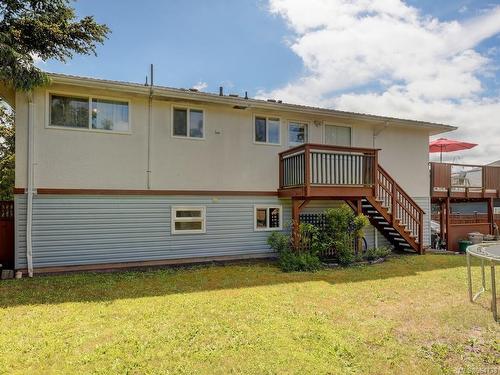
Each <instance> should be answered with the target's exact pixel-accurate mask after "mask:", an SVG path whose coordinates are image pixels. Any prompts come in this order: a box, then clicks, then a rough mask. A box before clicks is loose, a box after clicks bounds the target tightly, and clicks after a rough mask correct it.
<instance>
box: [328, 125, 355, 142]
mask: <svg viewBox="0 0 500 375" xmlns="http://www.w3.org/2000/svg"><path fill="white" fill-rule="evenodd" d="M351 138H352V135H351V128H350V127H348V126H337V125H325V144H327V145H333V146H347V147H350V146H351V142H352V139H351Z"/></svg>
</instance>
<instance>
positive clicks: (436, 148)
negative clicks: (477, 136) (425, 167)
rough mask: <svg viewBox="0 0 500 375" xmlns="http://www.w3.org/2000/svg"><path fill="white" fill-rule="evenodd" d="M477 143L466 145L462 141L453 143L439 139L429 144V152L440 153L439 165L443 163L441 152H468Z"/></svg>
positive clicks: (449, 140)
mask: <svg viewBox="0 0 500 375" xmlns="http://www.w3.org/2000/svg"><path fill="white" fill-rule="evenodd" d="M476 146H477V143H468V142H462V141H454V140H452V139H446V138H439V139H436V140H435V141H432V142H431V143H430V144H429V152H440V153H441V158H440V160H441V163H442V162H443V152H453V151H460V150H468V149H470V148H473V147H476Z"/></svg>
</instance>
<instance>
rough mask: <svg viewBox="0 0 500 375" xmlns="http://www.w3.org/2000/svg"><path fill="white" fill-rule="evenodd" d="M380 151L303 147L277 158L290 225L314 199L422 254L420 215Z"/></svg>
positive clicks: (319, 146)
mask: <svg viewBox="0 0 500 375" xmlns="http://www.w3.org/2000/svg"><path fill="white" fill-rule="evenodd" d="M378 152H379V150H378V149H369V148H356V147H339V146H328V145H321V144H304V145H301V146H298V147H294V148H291V149H289V150H286V151H284V152H282V153H280V156H279V190H278V195H279V196H280V197H289V198H292V200H293V212H292V219H293V220H298V218H299V214H300V210H301V209H302V208H303V207H304V206H305V205H306V204H307V203H308V202H309V201H310V200H314V199H337V200H344V201H346V202H347V203H348V204H349V205H351V207H352V208H353V209H355V210H356V211H357V212H358V213H364V214H365V215H367V216H368V217H369V218H370V221H371V223H372V225H374V226H375V227H377V228H378V229H379V230H380V231H381V232H382V233H383V234H384V235H385V236H386V237H387V238H388V239H389V241H390V242H391V243H393V244H395V247H400V248H401V247H405V244H406V245H407V246H409V247H411V248H412V249H413V250H415V251H418V252H422V251H423V243H422V241H423V217H424V211H423V210H422V209H421V208H420V207H419V206H418V204H417V203H416V202H415V201H414V200H413V199H412V198H411V197H410V196H409V195H408V194H407V193H406V192H405V191H404V190H403V189H402V188H401V186H400V185H399V184H398V183H397V182H396V181H395V180H394V179H393V178H392V177H391V176H390V175H389V173H387V171H385V170H384V169H383V168H382V167H381V166H380V165H379V163H378Z"/></svg>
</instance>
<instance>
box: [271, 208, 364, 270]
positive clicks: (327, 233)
mask: <svg viewBox="0 0 500 375" xmlns="http://www.w3.org/2000/svg"><path fill="white" fill-rule="evenodd" d="M325 217H326V223H325V226H324V228H323V230H320V229H319V228H317V227H315V226H314V225H311V224H305V223H302V224H300V225H299V226H298V233H297V234H296V237H295V238H292V234H285V233H281V232H274V233H272V234H271V235H270V236H269V238H268V244H269V246H270V247H271V248H272V249H273V250H274V251H276V252H277V253H278V256H279V265H280V268H281V269H282V270H283V271H285V272H292V271H306V272H312V271H317V270H318V269H320V268H321V266H322V262H321V260H320V257H319V255H320V254H321V253H328V254H331V253H333V254H334V258H335V259H336V261H337V262H338V263H339V264H341V265H343V266H347V265H349V264H352V263H353V262H355V261H356V260H357V256H356V253H355V249H354V246H353V241H356V240H357V239H359V238H361V237H362V236H363V235H364V229H365V228H366V226H367V225H368V223H369V221H368V218H367V217H366V216H364V215H363V214H360V215H355V214H354V212H353V211H352V209H351V208H350V207H349V206H348V205H346V204H344V205H342V206H340V207H338V208H330V209H327V210H326V211H325Z"/></svg>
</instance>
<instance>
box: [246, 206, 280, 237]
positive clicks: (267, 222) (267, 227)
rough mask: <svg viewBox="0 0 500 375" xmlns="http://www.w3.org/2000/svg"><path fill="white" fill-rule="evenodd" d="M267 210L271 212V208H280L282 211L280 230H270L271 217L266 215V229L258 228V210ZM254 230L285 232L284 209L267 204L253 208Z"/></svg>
mask: <svg viewBox="0 0 500 375" xmlns="http://www.w3.org/2000/svg"><path fill="white" fill-rule="evenodd" d="M264 208H265V209H266V210H268V212H269V209H270V208H278V209H279V210H280V219H279V220H280V226H279V227H278V228H269V218H270V215H269V214H267V215H266V227H265V228H258V227H257V209H264ZM253 229H254V231H255V232H273V231H277V230H283V207H282V206H281V205H272V204H270V205H267V204H256V205H254V208H253Z"/></svg>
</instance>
